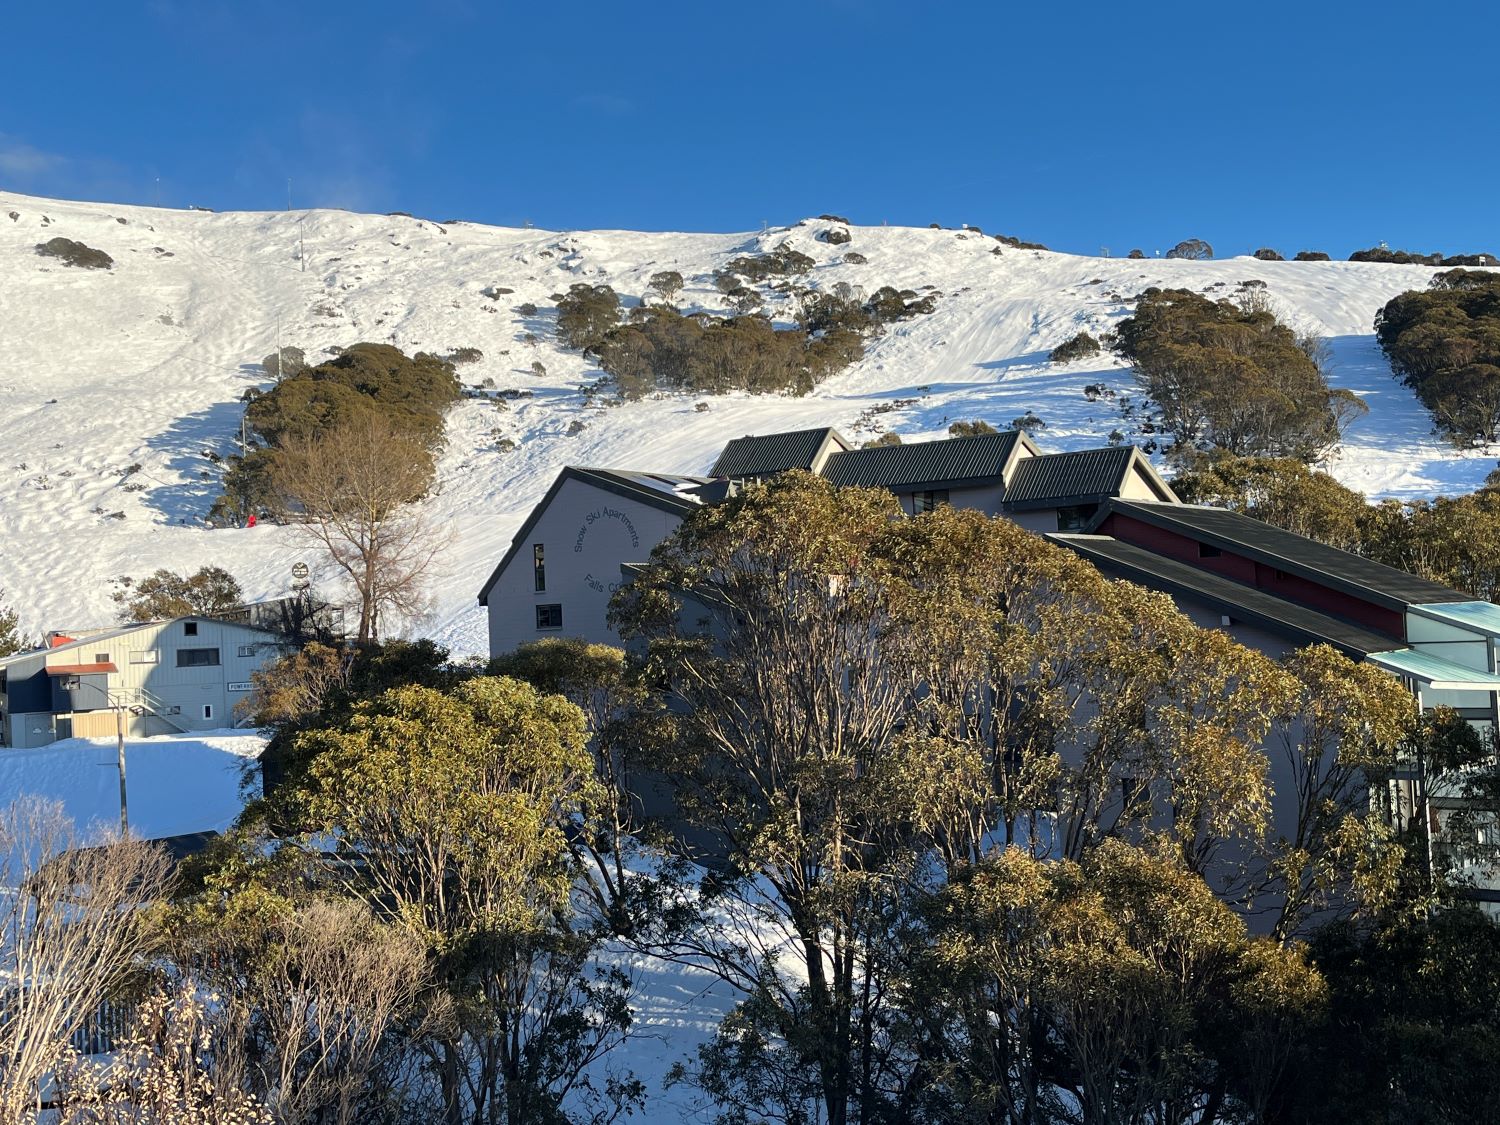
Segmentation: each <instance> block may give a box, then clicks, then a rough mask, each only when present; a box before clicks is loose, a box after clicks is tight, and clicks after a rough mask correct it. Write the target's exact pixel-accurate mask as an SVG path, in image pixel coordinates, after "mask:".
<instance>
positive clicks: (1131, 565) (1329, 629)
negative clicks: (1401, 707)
mask: <svg viewBox="0 0 1500 1125" xmlns="http://www.w3.org/2000/svg"><path fill="white" fill-rule="evenodd" d="M1047 538H1048V539H1050V540H1052V541H1053V542H1054V543H1059V544H1061V545H1062V546H1064V547H1067V548H1068V549H1069V550H1072V551H1076V552H1077V553H1078V554H1080V555H1082V556H1083V557H1084V558H1086V559H1088V560H1089V561H1090V562H1092V563H1093V564H1094V565H1095V566H1097V567H1098V568H1099V569H1100V570H1102V571H1105V572H1106V573H1107V574H1110V575H1111V576H1116V577H1121V578H1126V579H1128V580H1129V581H1131V582H1135V583H1137V584H1138V585H1141V586H1145V587H1147V588H1148V589H1152V590H1159V591H1161V592H1162V593H1166V594H1173V595H1177V596H1186V597H1192V598H1196V599H1198V600H1199V601H1203V602H1207V603H1208V604H1209V605H1211V606H1214V607H1215V608H1217V609H1218V610H1219V611H1220V612H1221V613H1223V614H1226V615H1227V616H1229V617H1233V618H1236V619H1238V620H1240V621H1244V622H1246V623H1247V624H1251V625H1259V626H1260V627H1261V628H1264V629H1267V630H1269V631H1270V632H1273V633H1277V634H1279V635H1281V636H1284V637H1288V638H1289V639H1291V640H1293V641H1295V642H1296V643H1298V644H1320V643H1321V644H1330V645H1333V646H1334V647H1335V648H1337V649H1340V650H1341V651H1343V652H1344V653H1346V654H1348V655H1350V656H1358V657H1363V656H1368V655H1369V654H1370V653H1372V652H1390V651H1391V650H1392V649H1398V648H1405V647H1406V646H1405V645H1404V644H1403V643H1402V641H1401V640H1400V638H1394V639H1393V638H1391V637H1389V636H1386V635H1385V634H1383V633H1377V632H1375V631H1374V630H1373V629H1366V628H1365V627H1363V626H1361V625H1355V624H1351V623H1350V622H1348V621H1342V620H1340V619H1338V618H1336V617H1330V616H1329V615H1328V614H1326V613H1319V612H1318V611H1317V610H1313V609H1307V608H1306V607H1304V606H1301V605H1298V604H1296V603H1295V602H1289V601H1287V600H1285V599H1284V598H1278V597H1276V595H1274V594H1269V593H1267V592H1266V591H1264V590H1258V589H1256V588H1255V587H1253V586H1244V585H1241V584H1240V583H1238V582H1235V581H1233V580H1231V579H1228V578H1223V577H1221V576H1220V575H1217V574H1214V573H1212V572H1211V571H1206V570H1199V569H1198V568H1197V567H1195V566H1190V565H1189V564H1187V563H1184V562H1178V561H1177V560H1176V559H1169V558H1167V557H1166V556H1164V555H1158V554H1154V553H1153V552H1151V551H1148V550H1146V549H1145V548H1144V547H1137V546H1136V545H1135V544H1134V543H1126V542H1125V541H1123V540H1121V539H1115V538H1112V537H1111V536H1108V535H1060V534H1054V535H1049V536H1047Z"/></svg>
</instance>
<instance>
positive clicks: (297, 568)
mask: <svg viewBox="0 0 1500 1125" xmlns="http://www.w3.org/2000/svg"><path fill="white" fill-rule="evenodd" d="M292 577H293V578H296V579H298V580H299V581H300V580H301V579H303V578H306V577H307V564H306V563H304V562H299V563H293V564H292Z"/></svg>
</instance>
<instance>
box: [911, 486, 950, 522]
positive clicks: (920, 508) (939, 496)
mask: <svg viewBox="0 0 1500 1125" xmlns="http://www.w3.org/2000/svg"><path fill="white" fill-rule="evenodd" d="M947 502H948V490H947V489H946V488H943V489H938V490H937V491H935V492H913V493H912V494H911V514H912V515H914V516H915V515H920V514H921V513H922V512H930V511H932V510H934V509H935V508H936V507H937V506H938V505H939V504H946V503H947Z"/></svg>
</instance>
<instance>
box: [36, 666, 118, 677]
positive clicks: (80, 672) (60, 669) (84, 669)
mask: <svg viewBox="0 0 1500 1125" xmlns="http://www.w3.org/2000/svg"><path fill="white" fill-rule="evenodd" d="M118 671H119V669H118V668H116V667H115V666H114V665H113V664H54V665H52V666H51V667H50V668H48V669H47V675H49V676H102V675H103V674H104V673H106V672H118Z"/></svg>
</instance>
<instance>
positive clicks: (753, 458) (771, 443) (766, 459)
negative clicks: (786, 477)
mask: <svg viewBox="0 0 1500 1125" xmlns="http://www.w3.org/2000/svg"><path fill="white" fill-rule="evenodd" d="M834 433H835V431H834V430H833V428H832V427H831V426H823V427H821V428H819V429H816V430H789V431H788V432H786V433H782V434H765V435H764V436H761V437H756V436H754V435H749V436H746V437H742V438H735V439H734V440H733V441H731V442H730V443H729V444H728V445H726V446H725V447H724V452H723V453H720V454H719V459H718V460H717V461H715V462H714V467H713V468H712V469H710V470H708V475H709V476H711V477H763V476H770V475H771V474H772V473H784V472H786V471H787V470H788V469H811V468H812V465H813V461H814V460H815V459H816V458H817V456H818V450H820V449H822V448H823V443H824V442H825V441H827V440H828V438H829V436H830V435H832V434H834ZM840 444H841V446H842V444H843V443H842V442H841V443H840Z"/></svg>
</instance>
